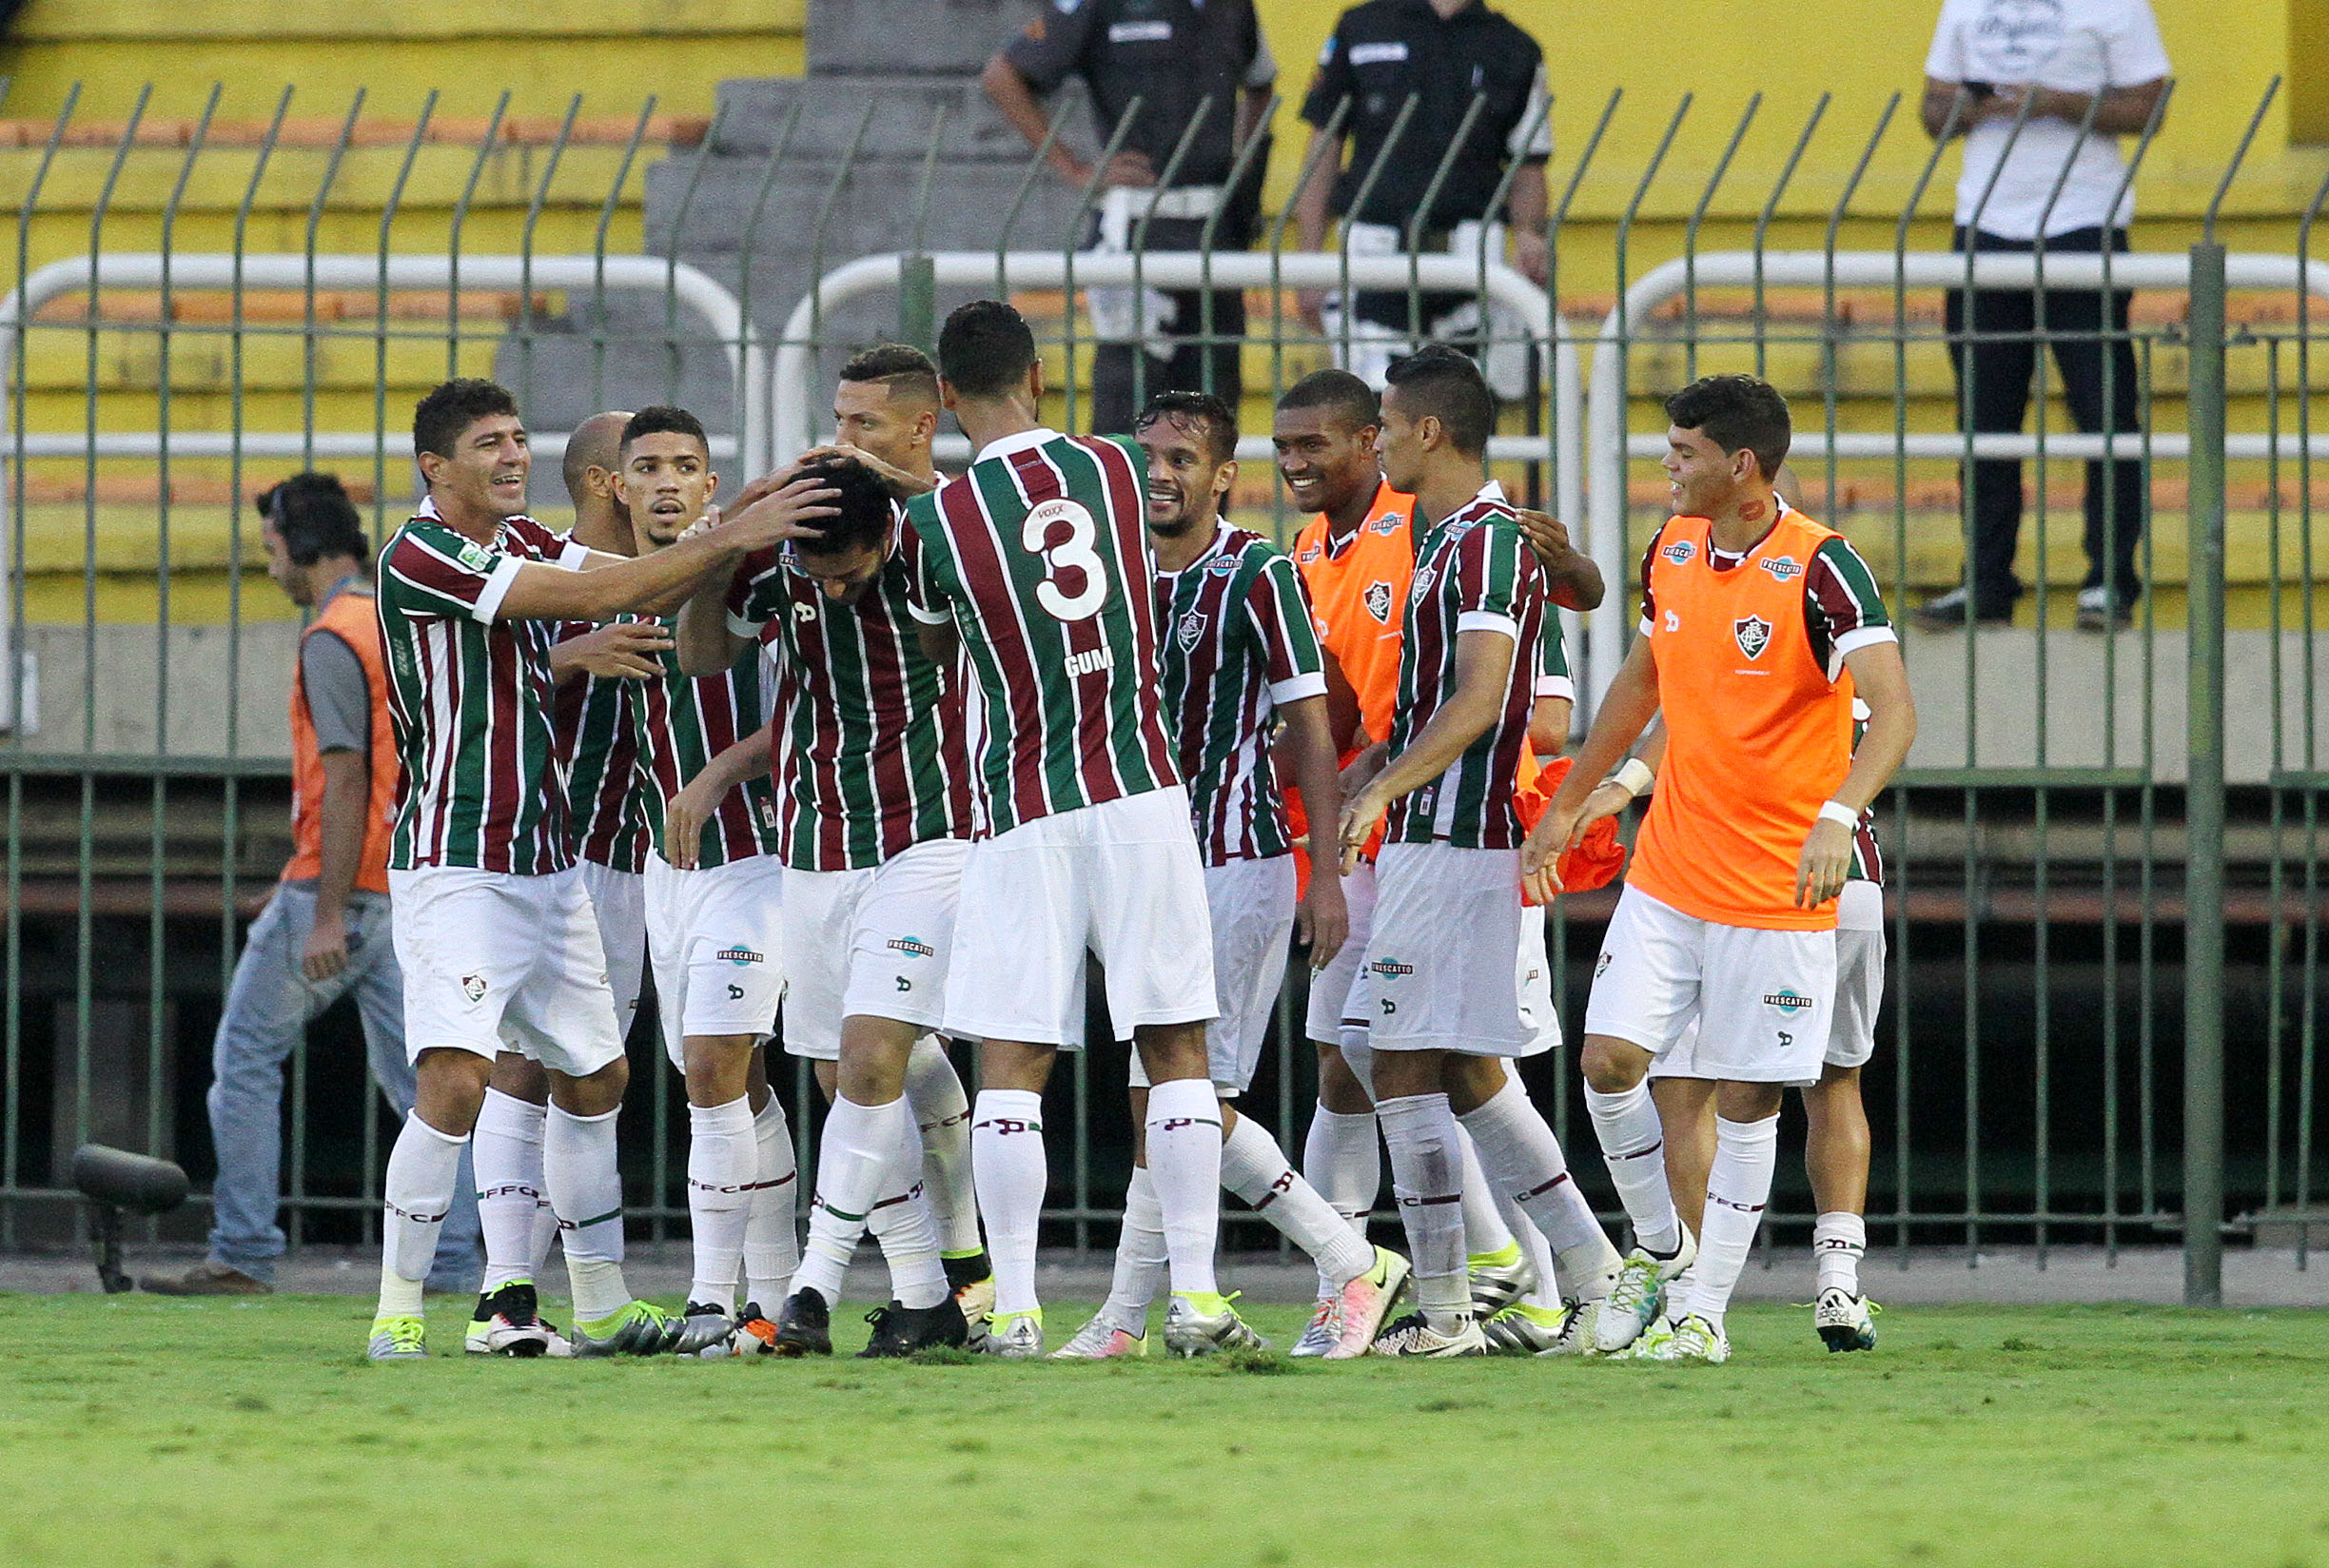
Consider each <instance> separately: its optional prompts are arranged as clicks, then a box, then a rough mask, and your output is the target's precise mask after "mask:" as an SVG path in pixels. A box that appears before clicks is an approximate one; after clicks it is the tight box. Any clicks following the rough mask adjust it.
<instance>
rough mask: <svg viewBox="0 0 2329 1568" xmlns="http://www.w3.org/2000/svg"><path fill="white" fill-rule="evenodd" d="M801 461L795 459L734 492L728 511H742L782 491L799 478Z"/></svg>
mask: <svg viewBox="0 0 2329 1568" xmlns="http://www.w3.org/2000/svg"><path fill="white" fill-rule="evenodd" d="M802 461H803V460H800V459H795V460H794V461H792V462H788V463H786V464H785V465H784V466H783V467H782V468H779V469H777V470H776V471H775V472H773V473H771V474H763V475H761V476H760V477H759V478H758V479H756V480H753V481H752V482H751V483H750V484H747V485H746V486H745V487H744V488H743V489H741V490H739V491H737V492H736V497H735V500H732V501H730V502H729V503H728V510H729V511H731V512H741V511H742V510H744V508H746V507H747V506H750V505H751V504H752V503H753V502H754V501H756V500H760V499H762V498H763V497H766V496H773V495H774V494H775V493H776V492H777V491H779V490H782V489H783V488H784V487H785V486H786V485H788V484H791V483H792V482H793V480H796V479H798V478H800V471H801V462H802Z"/></svg>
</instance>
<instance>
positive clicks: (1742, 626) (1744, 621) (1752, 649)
mask: <svg viewBox="0 0 2329 1568" xmlns="http://www.w3.org/2000/svg"><path fill="white" fill-rule="evenodd" d="M1731 631H1732V635H1733V636H1734V637H1737V638H1738V645H1739V652H1740V653H1742V654H1745V655H1746V656H1747V657H1749V658H1761V657H1763V650H1764V649H1766V648H1768V647H1770V646H1771V622H1770V621H1768V620H1765V619H1764V618H1763V617H1761V616H1747V617H1742V618H1741V619H1738V620H1734V621H1732V623H1731Z"/></svg>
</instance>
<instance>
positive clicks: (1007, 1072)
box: [979, 1040, 1156, 1094]
mask: <svg viewBox="0 0 2329 1568" xmlns="http://www.w3.org/2000/svg"><path fill="white" fill-rule="evenodd" d="M1058 1055H1059V1048H1058V1047H1057V1046H1031V1045H1027V1044H1024V1043H1022V1042H1020V1041H1015V1040H988V1041H987V1042H986V1043H985V1044H983V1045H981V1046H980V1047H979V1088H982V1089H990V1088H1010V1089H1021V1090H1024V1091H1026V1092H1027V1093H1030V1094H1041V1093H1042V1092H1043V1091H1044V1086H1045V1085H1047V1084H1048V1083H1049V1082H1050V1081H1051V1063H1052V1059H1053V1058H1055V1057H1056V1056H1058ZM1149 1076H1150V1077H1151V1078H1154V1077H1155V1076H1156V1075H1155V1073H1153V1072H1151V1073H1150V1074H1149Z"/></svg>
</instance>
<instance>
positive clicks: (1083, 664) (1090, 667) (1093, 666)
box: [1067, 646, 1116, 676]
mask: <svg viewBox="0 0 2329 1568" xmlns="http://www.w3.org/2000/svg"><path fill="white" fill-rule="evenodd" d="M1114 668H1116V650H1115V649H1113V648H1109V647H1106V646H1102V647H1098V648H1087V649H1086V650H1085V651H1084V652H1082V653H1080V654H1069V655H1068V656H1067V673H1068V674H1069V675H1070V676H1096V675H1098V674H1099V673H1100V672H1101V671H1103V670H1113V669H1114Z"/></svg>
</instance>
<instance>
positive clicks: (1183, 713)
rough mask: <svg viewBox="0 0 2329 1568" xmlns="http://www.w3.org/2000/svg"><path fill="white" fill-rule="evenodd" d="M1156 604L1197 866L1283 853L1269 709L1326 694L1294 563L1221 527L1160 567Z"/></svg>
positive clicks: (1249, 536)
mask: <svg viewBox="0 0 2329 1568" xmlns="http://www.w3.org/2000/svg"><path fill="white" fill-rule="evenodd" d="M1157 608H1158V611H1159V613H1160V614H1161V615H1162V616H1163V617H1164V707H1165V712H1166V713H1167V714H1168V715H1170V717H1171V719H1172V725H1173V735H1174V739H1175V742H1176V744H1177V746H1178V748H1179V753H1180V760H1181V774H1182V776H1183V777H1184V778H1185V779H1187V780H1188V791H1189V818H1190V821H1191V822H1192V824H1193V825H1194V826H1195V827H1196V830H1197V847H1198V849H1199V851H1200V852H1201V853H1203V854H1204V862H1205V864H1206V865H1208V866H1223V865H1227V864H1228V863H1229V862H1230V861H1232V860H1258V859H1263V858H1266V857H1268V856H1271V855H1279V854H1284V853H1288V852H1289V851H1290V850H1292V848H1293V839H1292V837H1291V836H1290V835H1289V833H1288V832H1287V828H1286V813H1285V805H1284V802H1283V801H1282V799H1281V797H1280V794H1279V790H1278V780H1277V773H1276V770H1275V769H1274V768H1273V767H1272V765H1271V761H1270V751H1269V740H1270V715H1271V714H1272V712H1273V711H1274V710H1275V709H1276V708H1277V707H1278V706H1279V705H1280V704H1282V703H1287V702H1295V701H1299V700H1301V698H1303V697H1310V696H1325V695H1326V672H1325V665H1324V661H1323V659H1322V658H1321V656H1320V653H1319V641H1318V633H1317V630H1316V628H1315V627H1314V626H1313V625H1312V624H1311V619H1310V604H1309V600H1308V599H1307V598H1304V597H1303V594H1302V589H1301V578H1300V576H1299V575H1298V574H1297V573H1296V572H1295V570H1294V562H1293V559H1291V558H1290V557H1288V556H1287V555H1286V553H1285V552H1284V551H1282V550H1281V549H1279V548H1278V547H1277V546H1276V545H1274V544H1272V543H1271V542H1270V541H1269V540H1267V539H1263V538H1262V536H1261V535H1259V534H1254V533H1249V532H1247V531H1246V530H1244V529H1243V528H1230V527H1223V528H1222V529H1221V531H1220V532H1219V533H1218V534H1217V535H1216V536H1215V537H1214V540H1213V543H1212V545H1211V547H1210V548H1208V549H1207V550H1206V551H1205V553H1204V555H1203V556H1200V557H1199V558H1198V559H1196V560H1194V561H1191V562H1190V563H1189V564H1188V565H1187V566H1186V567H1184V569H1182V570H1181V571H1178V572H1160V573H1158V574H1157Z"/></svg>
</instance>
